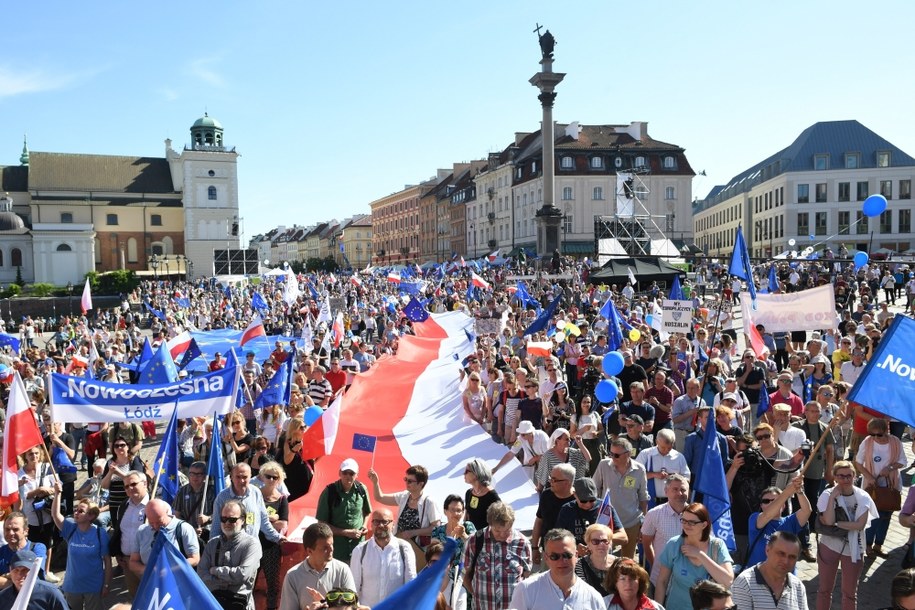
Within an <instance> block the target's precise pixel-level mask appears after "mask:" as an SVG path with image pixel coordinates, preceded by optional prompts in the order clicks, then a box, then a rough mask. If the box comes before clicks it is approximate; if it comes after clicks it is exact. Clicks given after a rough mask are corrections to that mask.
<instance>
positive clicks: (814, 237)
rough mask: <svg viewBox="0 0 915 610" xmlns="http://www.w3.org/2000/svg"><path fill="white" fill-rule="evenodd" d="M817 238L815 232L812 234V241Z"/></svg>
mask: <svg viewBox="0 0 915 610" xmlns="http://www.w3.org/2000/svg"><path fill="white" fill-rule="evenodd" d="M816 238H817V237H816V235H814V234H813V233H811V234H810V241H813V240H815V239H816Z"/></svg>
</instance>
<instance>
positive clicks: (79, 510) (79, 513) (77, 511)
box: [73, 508, 87, 515]
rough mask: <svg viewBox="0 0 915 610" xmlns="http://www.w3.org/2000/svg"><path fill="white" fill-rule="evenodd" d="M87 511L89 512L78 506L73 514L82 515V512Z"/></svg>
mask: <svg viewBox="0 0 915 610" xmlns="http://www.w3.org/2000/svg"><path fill="white" fill-rule="evenodd" d="M85 512H87V511H86V510H84V509H82V508H77V509H76V510H74V511H73V514H74V515H81V514H83V513H85Z"/></svg>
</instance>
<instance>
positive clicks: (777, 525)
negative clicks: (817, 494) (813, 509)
mask: <svg viewBox="0 0 915 610" xmlns="http://www.w3.org/2000/svg"><path fill="white" fill-rule="evenodd" d="M759 515H760V513H753V514H752V515H750V527H749V529H748V530H747V531H748V532H749V535H748V537H747V544H753V541H754V540H756V538H757V535H758V534H759V530H758V529H757V528H756V517H758V516H759ZM801 529H803V528H801V524H800V523H798V521H797V515H793V514H792V515H788V516H787V517H779V518H778V519H772V520H771V521H769V522H768V523H766V525H765V526H764V527H763V533H762V536H758V537H759V540H758V541H757V542H756V545H755V546H754V547H753V548H752V549H750V553H749V556H748V557H747V565H746V566H744V567H750V566H755V565H756V564H757V563H759V562H761V561H765V560H766V544H768V542H769V536H771V535H772V534H774V533H775V532H790V533H792V534H794V535H795V536H796V535H798V534H799V533H800V531H801ZM794 572H795V573H797V568H796V567H795V569H794Z"/></svg>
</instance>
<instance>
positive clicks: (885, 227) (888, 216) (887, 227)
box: [880, 210, 893, 233]
mask: <svg viewBox="0 0 915 610" xmlns="http://www.w3.org/2000/svg"><path fill="white" fill-rule="evenodd" d="M880 232H881V233H892V232H893V212H892V211H891V210H885V211H884V212H883V213H881V214H880Z"/></svg>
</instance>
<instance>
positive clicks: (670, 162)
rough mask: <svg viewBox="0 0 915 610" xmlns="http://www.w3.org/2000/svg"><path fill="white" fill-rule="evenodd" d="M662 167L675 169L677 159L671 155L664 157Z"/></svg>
mask: <svg viewBox="0 0 915 610" xmlns="http://www.w3.org/2000/svg"><path fill="white" fill-rule="evenodd" d="M664 169H677V160H676V159H674V158H673V157H664Z"/></svg>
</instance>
